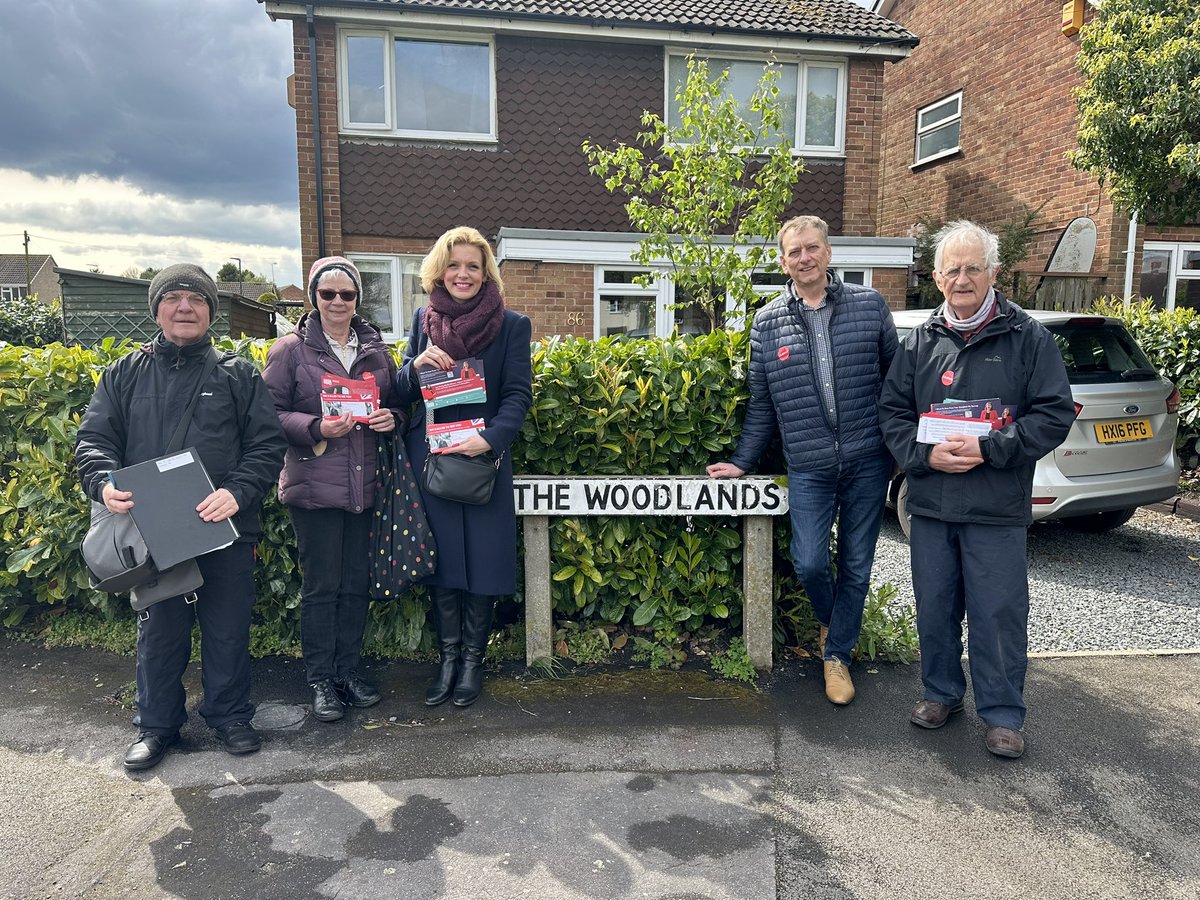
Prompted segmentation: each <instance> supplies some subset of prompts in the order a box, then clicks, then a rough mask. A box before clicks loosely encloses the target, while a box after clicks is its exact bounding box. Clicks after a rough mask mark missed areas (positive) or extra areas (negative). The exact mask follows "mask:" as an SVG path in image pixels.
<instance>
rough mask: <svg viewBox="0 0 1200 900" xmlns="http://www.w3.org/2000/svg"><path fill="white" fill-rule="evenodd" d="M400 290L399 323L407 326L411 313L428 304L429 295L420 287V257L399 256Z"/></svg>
mask: <svg viewBox="0 0 1200 900" xmlns="http://www.w3.org/2000/svg"><path fill="white" fill-rule="evenodd" d="M400 290H401V291H402V292H403V297H402V298H401V305H400V315H401V316H402V317H403V318H402V319H401V321H400V324H401V326H402V327H404V328H408V324H409V323H410V322H411V321H412V317H413V313H414V312H416V311H417V310H418V309H420V308H421V307H422V306H428V305H429V295H428V294H426V293H425V288H423V287H421V257H419V256H404V257H401V258H400Z"/></svg>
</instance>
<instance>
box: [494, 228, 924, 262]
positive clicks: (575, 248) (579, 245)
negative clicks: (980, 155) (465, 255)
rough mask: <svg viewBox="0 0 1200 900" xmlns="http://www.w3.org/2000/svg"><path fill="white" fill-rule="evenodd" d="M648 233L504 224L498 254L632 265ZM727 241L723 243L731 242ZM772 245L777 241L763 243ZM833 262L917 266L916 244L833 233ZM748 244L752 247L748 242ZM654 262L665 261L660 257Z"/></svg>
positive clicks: (501, 259)
mask: <svg viewBox="0 0 1200 900" xmlns="http://www.w3.org/2000/svg"><path fill="white" fill-rule="evenodd" d="M643 237H644V235H639V234H628V233H616V232H592V231H551V230H543V229H534V228H501V229H500V232H499V234H498V235H497V238H496V258H497V261H499V262H504V261H505V260H509V259H511V260H522V261H529V262H544V263H577V264H583V265H593V266H614V267H615V266H624V267H628V266H630V259H631V258H632V255H633V252H634V251H635V250H636V249H637V247H638V245H639V244H640V243H641V241H642V238H643ZM728 242H729V240H728V239H725V240H722V241H721V243H728ZM762 243H763V244H773V243H774V241H766V240H764V241H763V242H762ZM829 243H830V245H831V246H832V247H833V261H832V265H834V266H837V267H839V268H846V269H849V268H883V269H904V268H908V267H909V266H911V265H912V264H913V255H914V253H915V249H916V246H917V242H916V241H914V240H913V239H912V238H891V237H837V236H831V237H830V238H829ZM743 246H745V247H747V248H748V247H749V246H750V245H748V244H747V245H743ZM655 265H661V266H665V265H666V260H661V261H659V260H656V261H655Z"/></svg>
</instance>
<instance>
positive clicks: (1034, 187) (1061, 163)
mask: <svg viewBox="0 0 1200 900" xmlns="http://www.w3.org/2000/svg"><path fill="white" fill-rule="evenodd" d="M1067 6H1068V8H1069V9H1068V10H1066V11H1064V6H1063V2H1062V0H994V2H992V3H989V4H987V5H986V6H983V7H979V8H977V9H974V10H973V11H972V13H971V15H969V16H964V14H963V9H962V8H961V7H960V6H959V5H957V4H953V3H939V2H936V0H880V2H877V3H876V4H875V6H874V9H875V11H876V12H877V13H879V14H880V15H882V16H886V17H887V18H889V19H891V20H893V21H895V22H897V23H899V24H901V25H903V26H904V27H905V28H907V29H908V30H910V31H912V32H914V33H915V34H917V35H918V36H919V37H920V42H921V43H920V46H919V47H917V48H916V49H915V50H914V51H913V52H912V54H911V55H910V56H909V57H908V58H907V59H904V60H902V61H900V62H898V63H897V64H895V65H891V66H888V67H887V70H886V71H885V73H884V103H883V106H884V119H885V125H884V131H883V143H884V149H883V151H882V154H881V155H882V159H883V166H882V172H881V174H880V179H879V209H880V216H879V221H880V233H881V234H890V235H903V234H909V233H910V229H911V228H912V226H913V225H914V224H915V223H916V222H917V220H918V219H919V218H921V217H923V216H929V217H933V218H935V219H951V218H959V217H967V218H972V219H976V220H978V221H980V222H982V223H984V224H985V225H987V226H989V227H990V228H992V229H993V230H999V228H1000V226H1002V225H1003V224H1004V223H1006V222H1009V221H1012V220H1013V219H1014V217H1016V216H1017V215H1018V214H1019V213H1020V212H1021V210H1022V206H1027V207H1029V208H1031V209H1037V208H1039V207H1040V209H1041V212H1040V217H1039V218H1038V220H1037V221H1036V222H1035V223H1034V227H1035V228H1036V230H1037V235H1036V238H1035V241H1034V244H1033V247H1032V250H1031V253H1030V256H1029V258H1028V260H1027V261H1026V262H1025V263H1024V264H1023V265H1022V266H1021V267H1019V268H1020V269H1021V270H1022V271H1023V281H1024V283H1025V285H1026V289H1027V290H1031V289H1033V288H1034V287H1036V286H1037V285H1038V284H1039V283H1040V284H1042V285H1044V287H1043V289H1042V291H1041V292H1039V296H1038V298H1037V301H1036V302H1037V304H1038V305H1042V306H1052V305H1054V304H1056V303H1058V304H1062V305H1063V306H1064V307H1065V308H1074V307H1076V306H1081V305H1083V304H1085V303H1086V302H1087V301H1088V300H1089V299H1090V298H1091V297H1093V296H1095V297H1099V296H1103V295H1106V294H1111V295H1116V296H1124V295H1125V294H1126V293H1133V294H1140V295H1141V296H1142V297H1147V298H1152V299H1154V301H1155V302H1156V303H1157V304H1158V305H1159V306H1161V307H1164V308H1173V307H1175V306H1177V305H1178V306H1190V307H1193V308H1200V228H1196V227H1189V228H1174V229H1159V228H1157V227H1155V226H1154V225H1153V224H1152V223H1151V224H1150V225H1146V224H1145V223H1142V224H1139V225H1137V226H1136V228H1135V230H1134V233H1133V234H1132V235H1131V233H1130V221H1129V217H1128V216H1127V215H1125V214H1124V213H1122V212H1121V211H1119V210H1116V209H1114V208H1113V204H1112V202H1111V201H1110V200H1109V198H1108V196H1107V194H1106V193H1105V191H1104V189H1103V188H1101V187H1100V186H1099V185H1098V184H1097V182H1096V179H1095V177H1094V176H1092V175H1090V174H1088V173H1085V172H1082V171H1079V170H1077V169H1074V168H1073V167H1072V166H1071V164H1070V163H1069V162H1068V161H1067V159H1066V152H1067V151H1068V150H1070V149H1071V148H1073V147H1074V146H1075V135H1076V131H1077V113H1076V106H1075V99H1074V96H1073V94H1072V90H1073V89H1074V88H1075V87H1077V86H1078V85H1079V84H1080V83H1081V78H1080V73H1079V67H1078V65H1077V63H1076V57H1077V55H1078V52H1079V35H1078V34H1077V33H1070V34H1068V33H1067V32H1071V31H1072V29H1071V28H1064V27H1063V25H1064V23H1063V20H1064V15H1065V13H1066V12H1070V13H1072V14H1074V13H1076V12H1077V13H1078V15H1079V16H1080V17H1082V21H1083V22H1090V21H1091V20H1092V17H1093V16H1094V15H1095V10H1094V9H1093V8H1092V6H1091V5H1090V4H1088V3H1084V2H1083V0H1073V2H1072V3H1068V4H1067ZM1085 218H1086V219H1088V220H1090V224H1089V223H1088V222H1086V221H1083V220H1084V219H1085ZM1072 223H1074V226H1073V229H1072V230H1073V231H1076V232H1078V230H1079V229H1080V228H1082V229H1084V230H1085V231H1090V232H1091V233H1092V234H1094V236H1095V254H1094V258H1093V259H1092V261H1091V264H1090V266H1088V267H1086V268H1083V270H1082V272H1079V273H1077V274H1076V275H1075V276H1074V277H1067V276H1065V275H1060V276H1050V277H1043V276H1042V273H1043V272H1044V271H1045V269H1046V266H1047V263H1048V262H1049V261H1050V260H1051V257H1052V255H1053V254H1054V251H1055V248H1056V246H1057V245H1058V242H1059V240H1060V238H1061V237H1062V236H1063V235H1064V232H1065V231H1066V230H1067V228H1068V226H1071V225H1072ZM1076 243H1078V242H1076ZM1085 243H1086V242H1085ZM1070 244H1071V239H1070V238H1068V239H1067V245H1066V246H1068V247H1069V246H1070ZM1130 248H1132V250H1133V253H1132V259H1133V266H1132V271H1131V272H1130V273H1129V275H1130V282H1129V286H1128V287H1127V286H1126V285H1127V281H1126V279H1127V273H1126V259H1127V258H1128V256H1129V253H1128V250H1129V249H1130ZM1077 249H1078V247H1077ZM1058 256H1059V259H1058V260H1057V261H1056V265H1055V266H1054V267H1056V268H1062V266H1061V265H1060V263H1062V256H1063V254H1062V253H1060V254H1058ZM1068 256H1069V254H1068ZM1083 258H1084V259H1086V256H1085V257H1083ZM1080 268H1082V267H1080ZM1069 269H1070V266H1069V265H1068V266H1067V267H1066V268H1065V269H1063V271H1068V270H1069ZM1064 301H1065V302H1064ZM1022 302H1023V303H1026V305H1032V302H1034V301H1033V300H1032V298H1030V297H1028V296H1026V297H1023V298H1022Z"/></svg>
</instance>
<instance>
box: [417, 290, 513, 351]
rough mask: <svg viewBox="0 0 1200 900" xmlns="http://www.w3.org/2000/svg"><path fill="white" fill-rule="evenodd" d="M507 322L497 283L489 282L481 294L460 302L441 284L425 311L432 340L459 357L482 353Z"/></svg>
mask: <svg viewBox="0 0 1200 900" xmlns="http://www.w3.org/2000/svg"><path fill="white" fill-rule="evenodd" d="M503 324H504V298H503V297H501V296H500V291H499V290H498V289H497V287H496V285H495V283H493V282H491V281H485V282H484V284H483V287H482V288H480V289H479V293H478V294H476V295H475V296H474V297H472V298H471V299H470V300H466V301H464V302H459V301H458V300H455V299H454V298H453V297H451V296H450V292H449V291H447V290H446V288H445V286H444V285H441V284H437V285H434V287H433V293H432V294H430V295H429V306H428V308H426V310H425V333H426V334H428V335H429V341H430V343H432V344H435V345H436V346H438V347H441V348H442V349H443V350H445V351H446V352H447V353H449V354H450V355H451V356H452V357H454V358H455V359H465V358H466V357H468V356H474V355H476V354H477V353H481V352H482V351H483V350H485V349H486V348H487V346H488V345H489V344H490V343H491V342H492V341H494V340H495V339H496V335H498V334H499V333H500V327H501V326H502V325H503Z"/></svg>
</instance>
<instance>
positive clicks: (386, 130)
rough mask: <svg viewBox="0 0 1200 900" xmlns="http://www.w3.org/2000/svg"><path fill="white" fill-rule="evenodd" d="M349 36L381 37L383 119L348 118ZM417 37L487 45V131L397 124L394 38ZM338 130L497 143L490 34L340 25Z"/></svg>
mask: <svg viewBox="0 0 1200 900" xmlns="http://www.w3.org/2000/svg"><path fill="white" fill-rule="evenodd" d="M351 37H382V38H383V41H384V54H383V65H384V108H383V114H384V121H383V123H379V122H353V121H351V120H350V98H349V91H350V80H349V74H348V71H347V66H348V65H349V58H350V57H349V49H348V44H347V39H348V38H351ZM397 39H399V40H419V41H432V42H442V43H448V44H481V45H485V46H486V47H487V48H488V81H489V85H488V105H489V107H490V108H489V111H488V131H487V132H486V133H485V132H475V131H428V130H419V129H405V128H399V127H398V126H397V124H396V102H395V97H396V41H397ZM337 80H338V130H339V131H340V132H341V133H343V134H365V135H376V136H379V135H384V136H388V137H398V138H409V139H416V140H435V141H455V142H461V143H493V144H494V143H496V141H497V140H498V138H497V128H496V42H495V40H494V39H493V38H492V37H491V36H490V35H486V36H484V35H471V34H450V33H446V32H423V31H412V30H409V29H400V28H386V29H381V28H339V29H338V53H337Z"/></svg>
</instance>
